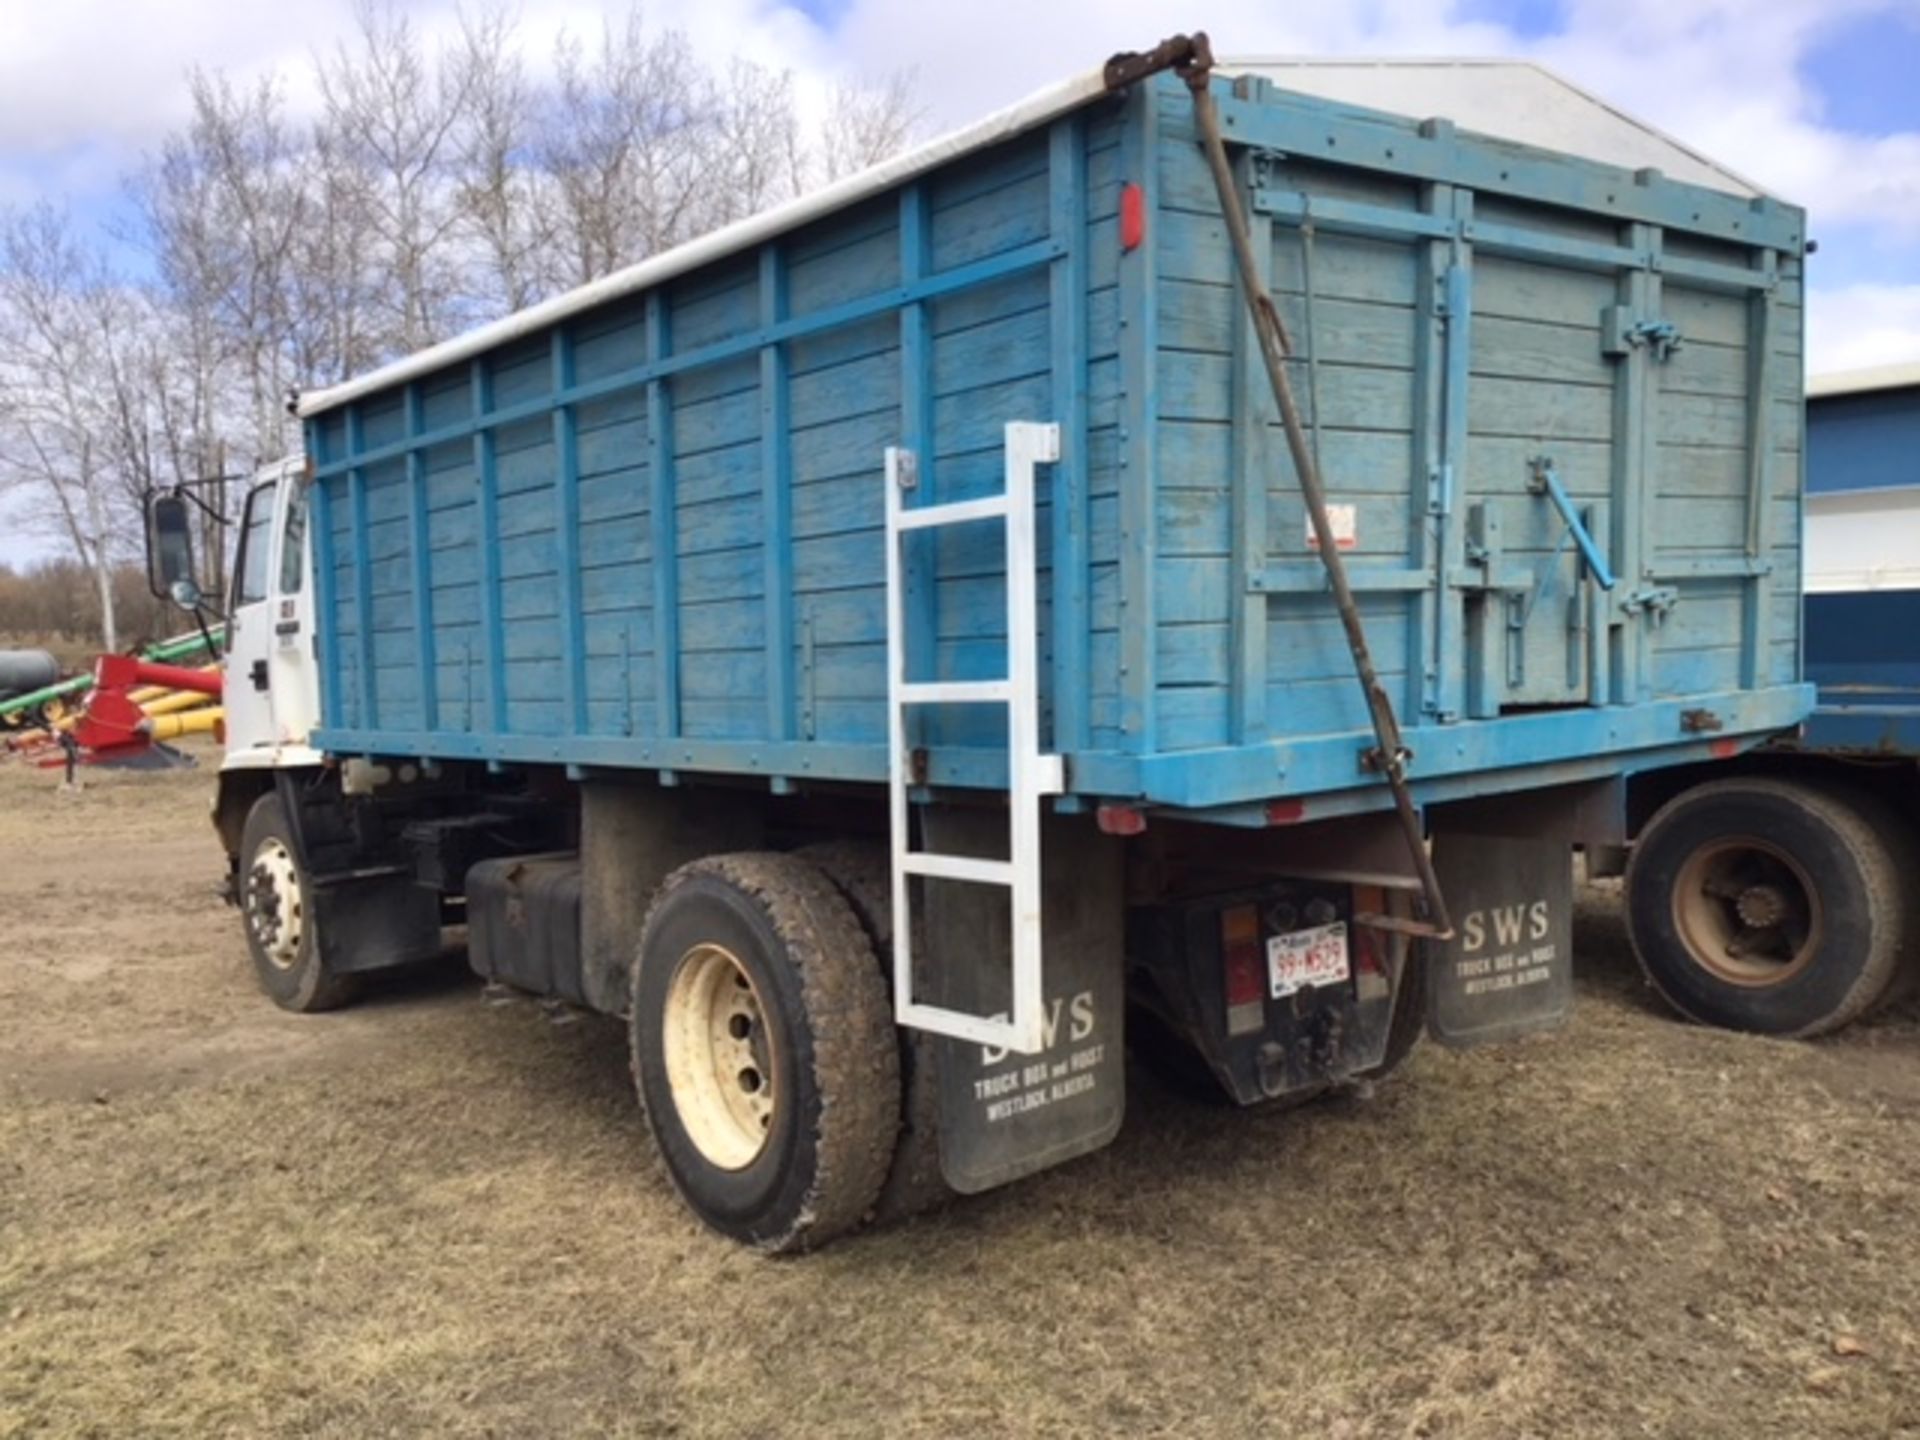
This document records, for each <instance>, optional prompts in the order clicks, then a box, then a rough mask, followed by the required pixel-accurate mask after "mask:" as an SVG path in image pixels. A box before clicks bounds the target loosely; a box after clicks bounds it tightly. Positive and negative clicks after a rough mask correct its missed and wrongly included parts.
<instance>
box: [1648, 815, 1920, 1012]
mask: <svg viewBox="0 0 1920 1440" xmlns="http://www.w3.org/2000/svg"><path fill="white" fill-rule="evenodd" d="M1910 846H1911V841H1910V840H1909V839H1908V837H1907V835H1906V832H1905V830H1904V829H1903V828H1902V822H1901V821H1900V819H1899V817H1897V816H1895V815H1893V814H1891V813H1890V812H1886V811H1883V810H1882V808H1881V807H1879V806H1878V805H1877V804H1875V803H1874V802H1873V801H1872V800H1871V798H1870V797H1866V796H1855V795H1848V794H1836V793H1834V792H1833V791H1830V790H1827V789H1818V788H1815V787H1813V786H1810V785H1804V784H1799V783H1795V782H1792V781H1786V780H1772V779H1764V778H1742V779H1733V780H1721V781H1716V782H1714V783H1713V784H1710V785H1701V786H1698V787H1696V788H1695V789H1692V790H1688V791H1686V792H1684V793H1683V794H1681V795H1679V796H1678V797H1676V798H1675V799H1673V800H1670V801H1669V802H1668V803H1667V804H1666V805H1665V806H1663V807H1662V808H1661V809H1660V811H1659V812H1658V813H1657V814H1656V815H1655V816H1654V817H1653V819H1652V820H1651V821H1650V822H1648V824H1647V827H1646V828H1645V830H1643V831H1642V832H1641V834H1640V837H1639V839H1638V840H1637V841H1636V842H1635V844H1634V848H1633V858H1632V860H1631V862H1630V863H1629V865H1628V867H1627V884H1626V890H1627V895H1626V899H1627V929H1628V934H1629V936H1630V938H1631V939H1632V941H1633V949H1634V953H1635V955H1636V956H1638V957H1639V961H1640V966H1641V969H1642V970H1643V971H1644V972H1645V974H1646V977H1647V979H1648V981H1649V982H1650V983H1651V984H1652V985H1653V987H1654V989H1656V990H1657V991H1659V993H1660V994H1661V996H1662V997H1663V998H1665V999H1666V1001H1667V1002H1668V1003H1669V1004H1670V1005H1672V1006H1673V1008H1674V1009H1676V1010H1678V1011H1680V1013H1681V1014H1683V1015H1686V1016H1687V1017H1689V1018H1690V1019H1693V1020H1697V1021H1700V1022H1702V1023H1705V1024H1709V1025H1719V1026H1724V1027H1726V1028H1728V1029H1733V1030H1747V1031H1753V1032H1756V1033H1759V1034H1764V1035H1786V1036H1808V1035H1821V1034H1825V1033H1827V1032H1829V1031H1832V1030H1837V1029H1839V1028H1840V1027H1841V1026H1843V1025H1845V1024H1847V1023H1849V1022H1850V1021H1852V1020H1854V1019H1857V1018H1858V1017H1859V1016H1861V1015H1862V1014H1864V1013H1866V1011H1867V1010H1869V1009H1870V1008H1872V1007H1873V1005H1874V1004H1876V1003H1877V1002H1878V1001H1879V1000H1880V999H1881V998H1882V997H1884V996H1885V995H1886V993H1887V991H1888V989H1889V987H1890V986H1891V984H1892V982H1893V980H1894V978H1895V975H1896V973H1897V972H1898V970H1899V967H1900V964H1901V955H1902V951H1903V949H1904V948H1905V947H1906V945H1907V944H1908V932H1909V929H1910V921H1909V907H1908V905H1907V902H1906V900H1905V898H1904V891H1903V885H1904V882H1905V877H1904V876H1903V875H1902V870H1903V868H1906V867H1903V865H1902V864H1901V859H1902V858H1903V856H1904V855H1905V854H1906V852H1907V851H1908V850H1909V848H1910Z"/></svg>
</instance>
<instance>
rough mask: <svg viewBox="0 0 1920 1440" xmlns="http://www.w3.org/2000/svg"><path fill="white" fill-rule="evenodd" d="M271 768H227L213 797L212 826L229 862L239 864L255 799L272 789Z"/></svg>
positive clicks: (272, 773) (222, 773)
mask: <svg viewBox="0 0 1920 1440" xmlns="http://www.w3.org/2000/svg"><path fill="white" fill-rule="evenodd" d="M273 777H274V772H273V771H272V770H224V771H222V772H221V774H220V788H219V790H218V792H217V793H216V794H215V796H214V799H213V828H214V830H215V831H216V832H217V833H218V834H219V836H220V844H221V847H222V848H223V849H224V850H225V851H226V852H227V861H228V863H229V864H237V863H238V861H239V856H240V835H241V832H242V831H243V830H245V829H246V827H247V815H248V812H250V811H251V810H252V809H253V806H254V802H255V801H257V800H258V799H259V798H260V797H261V796H262V795H265V794H267V793H269V792H270V791H271V790H272V789H273Z"/></svg>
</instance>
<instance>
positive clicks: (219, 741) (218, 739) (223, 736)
mask: <svg viewBox="0 0 1920 1440" xmlns="http://www.w3.org/2000/svg"><path fill="white" fill-rule="evenodd" d="M213 743H214V744H216V745H224V744H226V743H227V722H226V718H225V717H224V716H222V717H221V718H220V719H218V720H216V721H214V722H213Z"/></svg>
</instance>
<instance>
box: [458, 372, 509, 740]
mask: <svg viewBox="0 0 1920 1440" xmlns="http://www.w3.org/2000/svg"><path fill="white" fill-rule="evenodd" d="M469 369H470V374H469V379H468V385H469V391H470V395H471V399H472V402H473V419H474V430H473V479H474V486H475V490H476V492H477V493H476V496H475V504H476V506H477V508H478V510H479V522H480V545H479V555H478V556H477V557H476V558H477V560H478V562H479V563H478V565H477V567H476V568H477V574H478V581H479V586H480V633H479V636H478V637H477V638H478V644H479V654H478V656H477V657H476V656H475V655H474V654H473V652H471V651H469V652H468V654H467V664H468V670H469V674H472V673H473V671H474V667H475V665H476V661H477V665H478V674H477V676H476V677H475V679H474V681H473V683H471V684H469V686H468V688H467V693H468V695H472V693H473V691H475V690H479V691H480V692H481V694H482V696H484V701H483V703H484V705H485V707H486V709H485V714H486V717H487V728H488V729H489V730H492V731H494V732H497V733H501V734H504V733H505V732H506V728H507V695H506V683H505V678H504V673H503V665H504V660H503V655H504V651H505V642H504V641H503V639H502V637H501V624H502V614H501V608H502V597H501V579H500V514H499V504H500V495H499V476H498V474H497V472H496V465H495V457H494V443H495V435H494V431H493V429H492V428H491V427H490V426H488V425H486V424H484V423H483V422H484V420H485V418H486V416H487V414H488V412H489V410H490V409H491V408H492V405H493V389H492V384H491V379H490V376H489V372H488V368H487V360H486V357H485V356H480V357H477V358H476V359H475V360H474V362H473V364H472V365H471V367H469ZM467 708H468V709H469V710H470V711H471V708H472V707H471V704H469V705H468V707H467Z"/></svg>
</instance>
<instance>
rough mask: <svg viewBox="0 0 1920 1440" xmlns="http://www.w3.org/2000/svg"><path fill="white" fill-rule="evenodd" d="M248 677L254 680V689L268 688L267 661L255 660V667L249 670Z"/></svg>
mask: <svg viewBox="0 0 1920 1440" xmlns="http://www.w3.org/2000/svg"><path fill="white" fill-rule="evenodd" d="M247 678H248V679H249V680H251V681H253V688H254V689H256V690H264V689H266V688H267V662H266V661H265V660H256V661H254V662H253V668H252V669H250V670H248V671H247Z"/></svg>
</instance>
